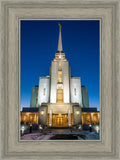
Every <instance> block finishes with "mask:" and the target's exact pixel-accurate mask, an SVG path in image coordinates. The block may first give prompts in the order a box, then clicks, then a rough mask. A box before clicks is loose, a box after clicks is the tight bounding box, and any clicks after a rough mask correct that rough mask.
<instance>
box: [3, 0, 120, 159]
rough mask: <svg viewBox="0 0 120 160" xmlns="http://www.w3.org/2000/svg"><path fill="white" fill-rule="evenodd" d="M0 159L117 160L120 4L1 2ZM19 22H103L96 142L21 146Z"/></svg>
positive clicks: (105, 0)
mask: <svg viewBox="0 0 120 160" xmlns="http://www.w3.org/2000/svg"><path fill="white" fill-rule="evenodd" d="M0 4H1V16H0V18H1V22H2V24H1V26H0V27H1V28H0V31H1V32H0V33H1V45H0V46H1V50H0V51H1V52H0V86H1V87H0V109H1V112H0V113H1V115H0V118H1V119H0V123H1V126H0V131H1V132H0V133H1V138H0V144H1V152H0V159H1V160H2V159H9V158H11V159H29V158H30V159H89V158H92V159H101V158H103V159H119V158H120V157H119V152H120V151H119V146H120V145H119V142H120V141H119V133H120V132H119V128H120V125H119V123H120V121H119V104H120V82H119V78H120V70H119V69H120V66H119V60H120V56H119V55H120V53H119V45H120V37H119V33H120V31H119V29H120V28H119V26H120V18H119V14H120V12H119V11H120V1H119V0H97V1H94V0H84V1H83V0H73V1H71V0H53V1H50V0H6V1H4V0H1V1H0ZM20 19H99V20H100V21H101V47H100V106H101V107H100V119H101V120H100V122H101V131H100V133H101V139H100V140H98V141H79V140H77V141H21V140H20V139H19V118H20V113H19V111H20V41H19V38H20V37H19V36H20V35H19V22H20Z"/></svg>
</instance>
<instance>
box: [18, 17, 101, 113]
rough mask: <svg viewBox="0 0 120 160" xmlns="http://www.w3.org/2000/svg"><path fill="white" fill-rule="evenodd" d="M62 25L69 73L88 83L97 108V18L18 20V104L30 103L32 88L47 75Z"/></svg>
mask: <svg viewBox="0 0 120 160" xmlns="http://www.w3.org/2000/svg"><path fill="white" fill-rule="evenodd" d="M58 23H60V24H61V25H62V44H63V51H64V53H65V56H66V58H67V60H68V61H69V65H70V67H71V76H74V77H81V83H82V85H85V86H86V87H88V93H89V104H90V107H97V108H98V110H99V20H64V21H63V20H62V21H61V20H59V21H58V20H22V21H21V108H22V107H29V106H30V98H31V89H32V87H33V86H35V85H38V84H39V77H41V76H47V75H49V67H50V66H51V61H52V60H53V58H54V57H55V53H56V51H57V46H58V35H59V26H58Z"/></svg>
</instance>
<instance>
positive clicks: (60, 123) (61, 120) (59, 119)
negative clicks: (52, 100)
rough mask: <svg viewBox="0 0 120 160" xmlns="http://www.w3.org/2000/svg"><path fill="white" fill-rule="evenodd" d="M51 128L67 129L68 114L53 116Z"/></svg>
mask: <svg viewBox="0 0 120 160" xmlns="http://www.w3.org/2000/svg"><path fill="white" fill-rule="evenodd" d="M52 126H53V127H68V114H53V115H52Z"/></svg>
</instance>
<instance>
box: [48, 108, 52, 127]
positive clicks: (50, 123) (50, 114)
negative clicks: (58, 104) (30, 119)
mask: <svg viewBox="0 0 120 160" xmlns="http://www.w3.org/2000/svg"><path fill="white" fill-rule="evenodd" d="M49 126H50V127H51V126H52V110H50V113H49Z"/></svg>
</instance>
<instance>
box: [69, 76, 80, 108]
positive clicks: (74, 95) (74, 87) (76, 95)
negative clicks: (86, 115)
mask: <svg viewBox="0 0 120 160" xmlns="http://www.w3.org/2000/svg"><path fill="white" fill-rule="evenodd" d="M71 103H78V104H79V106H81V107H82V94H81V79H80V77H71Z"/></svg>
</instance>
